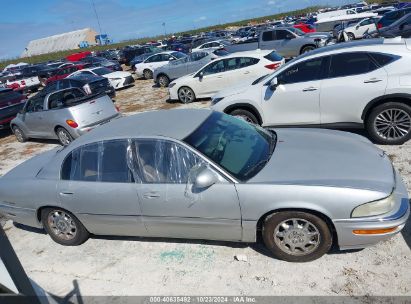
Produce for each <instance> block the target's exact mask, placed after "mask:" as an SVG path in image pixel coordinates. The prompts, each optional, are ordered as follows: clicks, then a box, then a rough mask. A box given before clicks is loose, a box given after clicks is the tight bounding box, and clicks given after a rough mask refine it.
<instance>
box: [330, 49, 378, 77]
mask: <svg viewBox="0 0 411 304" xmlns="http://www.w3.org/2000/svg"><path fill="white" fill-rule="evenodd" d="M377 68H378V66H377V65H376V64H375V63H374V61H373V60H371V58H370V56H368V54H367V53H360V52H358V53H343V54H337V55H333V56H331V65H330V74H329V77H331V78H333V77H345V76H350V75H360V74H365V73H368V72H371V71H373V70H376V69H377Z"/></svg>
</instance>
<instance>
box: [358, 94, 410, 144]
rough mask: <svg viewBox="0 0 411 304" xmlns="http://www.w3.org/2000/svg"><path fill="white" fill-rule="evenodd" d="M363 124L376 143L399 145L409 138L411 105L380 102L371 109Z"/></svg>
mask: <svg viewBox="0 0 411 304" xmlns="http://www.w3.org/2000/svg"><path fill="white" fill-rule="evenodd" d="M365 124H366V128H367V131H368V133H369V135H370V136H371V138H372V139H373V140H374V141H375V142H376V143H379V144H384V145H401V144H403V143H404V142H406V141H407V140H409V139H410V138H411V107H410V106H409V105H406V104H404V103H399V102H387V103H384V104H381V105H379V106H376V107H375V108H374V109H373V110H372V111H371V113H370V115H369V116H368V118H367V121H366V122H365Z"/></svg>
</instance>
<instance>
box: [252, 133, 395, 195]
mask: <svg viewBox="0 0 411 304" xmlns="http://www.w3.org/2000/svg"><path fill="white" fill-rule="evenodd" d="M275 131H276V132H277V145H276V147H275V150H274V153H273V155H272V156H271V159H270V161H269V162H268V163H267V164H266V166H265V167H264V168H263V169H262V170H261V171H260V172H259V173H258V174H257V175H256V176H254V177H253V178H252V179H250V180H249V182H250V183H275V184H278V183H280V184H294V185H295V184H298V185H312V186H314V185H316V186H330V187H343V188H357V189H367V190H373V191H379V192H384V193H386V194H387V195H388V194H390V193H391V192H392V190H393V188H394V185H395V179H394V169H393V166H392V164H391V161H390V159H389V158H388V157H387V156H386V155H385V153H384V152H383V151H382V150H380V149H378V148H377V147H375V146H374V145H373V144H372V143H371V142H370V141H369V140H368V139H366V138H365V137H362V136H359V135H355V134H352V133H348V132H341V131H332V130H323V129H276V130H275Z"/></svg>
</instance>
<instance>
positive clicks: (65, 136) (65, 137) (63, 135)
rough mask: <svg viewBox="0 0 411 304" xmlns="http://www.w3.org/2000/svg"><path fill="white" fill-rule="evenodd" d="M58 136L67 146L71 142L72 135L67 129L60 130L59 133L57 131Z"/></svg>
mask: <svg viewBox="0 0 411 304" xmlns="http://www.w3.org/2000/svg"><path fill="white" fill-rule="evenodd" d="M57 136H58V137H59V140H60V142H61V143H62V144H63V145H64V146H67V145H68V144H69V143H70V142H71V138H70V135H69V134H67V131H65V130H59V131H58V133H57Z"/></svg>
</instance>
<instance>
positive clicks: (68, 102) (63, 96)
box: [48, 88, 85, 110]
mask: <svg viewBox="0 0 411 304" xmlns="http://www.w3.org/2000/svg"><path fill="white" fill-rule="evenodd" d="M84 96H85V94H84V93H83V91H81V90H79V89H77V88H73V89H67V90H63V91H58V92H56V93H53V94H51V95H50V96H49V99H48V107H49V109H50V110H55V109H63V108H69V107H71V106H74V105H77V104H79V103H80V102H81V101H80V100H79V99H82V98H83V97H84Z"/></svg>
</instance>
